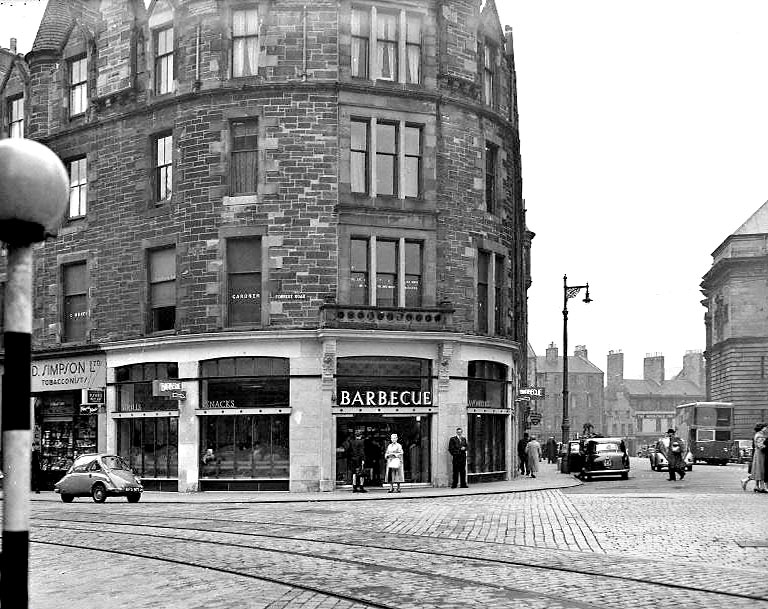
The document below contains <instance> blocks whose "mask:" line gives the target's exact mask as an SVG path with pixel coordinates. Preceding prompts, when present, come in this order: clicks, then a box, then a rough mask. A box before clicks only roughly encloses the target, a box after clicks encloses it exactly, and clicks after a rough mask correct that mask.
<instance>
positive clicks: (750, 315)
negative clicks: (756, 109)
mask: <svg viewBox="0 0 768 609" xmlns="http://www.w3.org/2000/svg"><path fill="white" fill-rule="evenodd" d="M712 259H713V261H712V268H711V269H710V270H709V271H708V272H707V274H706V275H704V278H703V281H702V283H701V288H702V290H701V291H702V293H703V294H704V300H703V301H702V304H703V305H704V306H705V307H706V308H707V312H706V314H705V316H704V320H705V325H706V333H707V343H706V344H707V348H706V351H705V356H706V358H707V363H708V365H707V387H706V389H707V391H706V394H707V400H712V401H717V402H733V404H734V405H735V406H736V410H735V412H734V425H735V429H734V432H735V437H736V438H749V437H751V435H752V429H753V427H754V423H755V421H765V420H768V202H766V203H764V204H763V206H762V207H760V209H758V210H757V211H756V212H755V213H754V214H752V216H751V217H750V218H749V219H748V220H747V221H746V222H744V224H742V225H741V226H740V227H739V228H738V229H737V230H736V232H735V233H733V234H732V235H729V236H728V237H727V238H726V239H725V241H723V242H722V243H721V244H720V246H719V247H718V248H717V249H716V250H715V251H714V252H712Z"/></svg>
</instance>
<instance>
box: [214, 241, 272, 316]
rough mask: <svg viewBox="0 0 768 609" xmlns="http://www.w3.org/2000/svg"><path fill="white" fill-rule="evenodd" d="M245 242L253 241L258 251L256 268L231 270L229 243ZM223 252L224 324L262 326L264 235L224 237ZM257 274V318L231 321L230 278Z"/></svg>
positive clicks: (264, 300)
mask: <svg viewBox="0 0 768 609" xmlns="http://www.w3.org/2000/svg"><path fill="white" fill-rule="evenodd" d="M237 241H240V242H247V241H253V242H255V245H256V249H257V250H258V252H259V265H258V270H257V271H253V270H248V271H233V270H232V256H231V255H230V245H232V244H233V243H234V242H237ZM224 252H225V254H224V255H225V261H226V264H225V282H226V285H225V290H224V293H225V295H226V298H227V303H226V318H225V319H226V326H227V327H228V328H242V327H253V326H258V327H262V326H264V319H265V314H264V310H263V309H264V303H265V302H266V300H267V299H266V297H265V286H264V277H265V274H264V258H265V256H264V254H265V252H264V236H263V235H238V236H231V237H227V238H225V239H224ZM254 274H257V275H258V281H257V284H256V285H257V286H258V287H257V289H258V294H259V302H258V319H257V320H246V321H239V322H235V321H233V317H234V315H233V312H232V306H233V305H232V298H231V293H230V292H231V290H232V280H231V278H232V277H233V276H236V275H238V276H243V275H254Z"/></svg>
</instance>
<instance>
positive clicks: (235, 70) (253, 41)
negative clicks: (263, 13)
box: [232, 8, 259, 78]
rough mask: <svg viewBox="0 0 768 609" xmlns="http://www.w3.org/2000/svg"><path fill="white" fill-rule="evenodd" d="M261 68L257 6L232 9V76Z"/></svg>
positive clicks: (251, 74) (254, 72)
mask: <svg viewBox="0 0 768 609" xmlns="http://www.w3.org/2000/svg"><path fill="white" fill-rule="evenodd" d="M258 70H259V14H258V11H257V10H256V9H255V8H249V9H246V10H236V11H232V76H233V77H235V78H237V77H240V76H255V75H256V74H258Z"/></svg>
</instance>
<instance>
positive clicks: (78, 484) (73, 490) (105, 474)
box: [54, 453, 144, 503]
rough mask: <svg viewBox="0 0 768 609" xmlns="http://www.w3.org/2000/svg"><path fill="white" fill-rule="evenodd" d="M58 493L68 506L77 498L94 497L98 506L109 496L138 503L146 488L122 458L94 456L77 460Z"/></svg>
mask: <svg viewBox="0 0 768 609" xmlns="http://www.w3.org/2000/svg"><path fill="white" fill-rule="evenodd" d="M54 490H55V491H56V492H57V493H59V494H60V495H61V500H62V501H63V502H64V503H70V502H71V501H72V500H73V499H74V498H75V497H92V498H93V500H94V501H95V502H96V503H104V502H105V501H106V500H107V497H126V498H127V499H128V502H129V503H136V502H138V501H139V499H141V493H142V492H143V491H144V487H143V486H142V484H141V480H140V479H139V478H138V476H136V474H135V473H134V472H133V470H132V469H131V468H130V467H129V466H128V464H127V463H126V462H125V461H124V460H123V459H122V458H121V457H118V456H117V455H108V454H102V453H93V454H87V455H80V456H79V457H78V458H77V459H75V462H74V463H73V464H72V467H70V468H69V471H67V473H66V474H65V475H64V477H63V478H62V479H61V480H59V481H58V482H57V483H56V484H55V485H54Z"/></svg>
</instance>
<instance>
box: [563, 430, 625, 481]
mask: <svg viewBox="0 0 768 609" xmlns="http://www.w3.org/2000/svg"><path fill="white" fill-rule="evenodd" d="M574 462H575V460H574ZM571 472H574V473H575V472H579V478H581V479H582V480H584V479H586V480H591V479H592V477H593V476H620V477H621V479H622V480H626V479H627V478H629V455H628V454H627V446H626V442H625V441H624V439H623V438H585V439H582V440H581V441H580V443H579V461H578V467H577V468H574V469H571Z"/></svg>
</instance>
